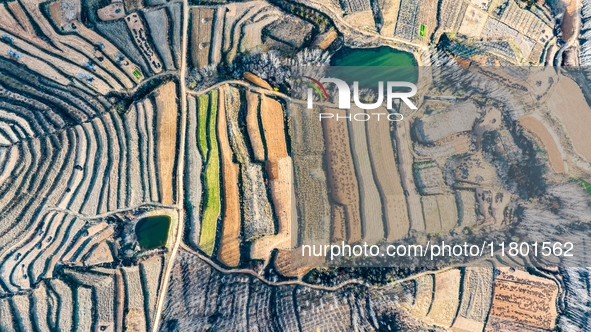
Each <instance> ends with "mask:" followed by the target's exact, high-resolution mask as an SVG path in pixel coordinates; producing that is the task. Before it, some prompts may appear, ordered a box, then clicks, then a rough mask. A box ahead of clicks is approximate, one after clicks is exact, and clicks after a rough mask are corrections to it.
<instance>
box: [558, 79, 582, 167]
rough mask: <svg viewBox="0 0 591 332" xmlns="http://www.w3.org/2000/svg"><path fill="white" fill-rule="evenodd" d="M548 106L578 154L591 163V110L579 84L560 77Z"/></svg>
mask: <svg viewBox="0 0 591 332" xmlns="http://www.w3.org/2000/svg"><path fill="white" fill-rule="evenodd" d="M547 106H548V108H549V109H550V110H551V111H552V112H553V113H554V115H556V117H557V118H558V120H559V121H560V122H561V123H562V124H563V125H564V127H565V128H566V132H567V134H568V136H569V137H570V139H571V141H572V143H573V145H574V148H575V150H576V152H577V153H578V154H579V155H581V156H582V157H583V158H584V159H585V160H586V161H587V162H591V135H589V130H590V128H591V108H589V105H588V104H587V102H586V100H585V97H584V96H583V92H582V91H581V89H580V88H579V86H578V85H577V83H575V82H574V81H573V80H571V79H570V78H568V77H564V76H562V77H560V82H559V83H558V85H557V87H556V90H555V92H554V93H553V94H552V96H550V98H549V100H548V103H547Z"/></svg>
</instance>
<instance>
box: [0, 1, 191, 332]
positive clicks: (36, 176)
mask: <svg viewBox="0 0 591 332" xmlns="http://www.w3.org/2000/svg"><path fill="white" fill-rule="evenodd" d="M54 4H57V2H56V3H54ZM179 5H180V4H179V3H172V4H169V5H166V6H163V7H161V8H159V9H157V10H154V9H152V8H150V9H147V8H146V9H145V11H144V12H143V13H140V12H136V13H134V14H132V15H135V16H134V17H138V22H140V20H141V23H142V24H143V25H142V27H141V28H140V27H139V26H135V25H130V26H129V29H132V30H133V29H136V30H137V29H139V30H137V31H138V33H140V34H142V36H143V37H142V38H151V37H150V34H149V33H148V30H147V28H146V26H147V25H150V24H151V25H152V26H154V24H156V21H162V20H164V21H165V22H167V24H168V23H170V26H168V25H164V26H162V27H161V28H160V29H161V32H163V33H164V34H166V33H168V32H169V31H170V32H171V33H172V30H173V26H177V27H180V20H181V16H180V12H179V11H178V10H176V11H175V9H174V8H177V9H178V8H179ZM93 6H94V4H89V7H88V8H86V7H85V8H81V7H80V6H78V7H75V6H74V7H72V8H73V10H74V11H73V12H71V14H72V15H65V13H64V12H63V10H65V9H64V8H65V7H56V6H55V5H53V6H51V7H50V10H49V11H47V12H46V11H45V8H46V7H45V4H42V5H41V6H40V5H38V4H37V3H34V2H30V1H22V2H11V3H10V4H8V3H7V4H2V5H0V16H1V17H3V18H2V19H0V21H1V23H0V30H1V34H2V36H3V38H1V39H0V49H3V51H2V52H3V53H2V54H3V56H2V57H0V76H1V77H0V82H1V83H0V95H1V96H0V118H1V119H0V123H1V124H0V144H2V146H3V147H2V162H1V175H0V183H1V185H0V201H1V208H0V209H1V212H0V214H1V215H2V222H1V223H0V251H1V253H2V254H1V257H2V262H1V263H0V294H1V296H2V305H1V307H2V318H1V319H0V321H1V323H0V324H2V329H3V330H4V329H6V330H7V331H14V330H22V331H33V330H39V331H55V330H61V331H69V330H80V331H82V330H85V331H90V330H93V329H96V330H100V331H120V330H123V329H132V328H133V326H136V325H137V326H139V327H141V328H145V329H149V328H152V326H153V319H154V317H155V314H156V304H157V300H158V297H159V294H160V289H159V288H160V284H161V282H162V278H163V277H164V274H163V271H164V267H165V261H166V259H167V258H166V257H167V255H168V253H167V250H168V249H167V246H168V245H170V243H167V244H165V245H164V246H163V247H161V248H157V249H154V250H151V251H149V252H145V251H142V250H141V248H140V246H139V243H138V240H137V236H136V234H135V232H134V228H135V227H134V226H135V224H136V223H137V221H138V220H139V219H141V217H142V216H148V215H154V214H159V213H166V214H168V215H170V216H171V217H172V225H173V227H172V228H171V231H170V234H169V237H168V238H169V240H170V238H172V237H174V236H175V232H177V231H176V229H175V228H174V227H176V226H177V225H178V215H177V212H176V208H175V204H176V202H177V194H176V169H177V154H178V142H177V141H178V137H179V136H178V131H177V128H178V126H179V121H178V114H179V113H180V109H179V105H178V103H177V101H176V100H177V95H178V90H177V89H178V87H179V86H178V84H177V83H176V82H174V81H171V80H170V79H169V80H168V81H167V80H161V79H158V78H155V79H153V78H152V77H151V76H152V75H154V74H156V73H157V72H162V70H163V69H165V70H174V69H176V68H178V65H179V64H180V61H178V60H179V56H180V49H178V46H179V45H177V51H174V52H173V51H172V50H174V48H175V46H174V40H169V39H168V38H164V39H158V38H156V39H155V40H154V41H153V42H154V44H152V41H150V42H147V41H145V42H144V41H143V40H142V43H141V45H140V44H135V45H134V44H133V43H129V44H126V47H122V43H123V42H124V41H123V40H122V39H118V38H113V34H110V33H104V32H103V31H102V30H101V28H98V29H96V30H91V29H89V28H87V27H86V26H85V25H84V24H82V23H80V20H81V17H82V16H84V15H87V13H88V11H89V10H90V11H94V10H96V8H95V7H93ZM175 12H176V16H175V15H173V14H174V13H175ZM91 14H92V15H90V18H89V19H90V20H96V21H97V23H98V22H99V21H100V20H99V19H98V18H97V17H96V15H95V14H94V13H91ZM140 15H145V16H142V17H141V18H140ZM85 17H87V16H85ZM144 20H145V21H144ZM118 22H119V23H123V19H121V20H120V21H118ZM175 22H176V23H175ZM137 24H139V23H137ZM119 26H120V27H121V25H119ZM103 27H107V25H103ZM123 27H124V28H123V30H121V31H123V32H125V34H127V33H128V32H127V31H128V30H127V29H128V28H127V26H126V25H125V23H123ZM142 29H143V30H142ZM136 41H138V40H137V39H136ZM152 45H157V47H156V48H148V47H153V46H152ZM147 52H151V54H152V55H151V56H152V57H158V58H160V57H162V59H165V61H164V63H165V64H166V65H165V67H166V68H161V69H158V68H157V66H154V65H155V64H156V65H157V64H158V62H156V61H155V60H154V59H156V58H150V59H152V60H154V61H153V62H150V65H146V62H147V61H148V59H149V58H148V57H147V56H148V55H147ZM159 52H161V53H162V54H165V53H167V52H168V53H167V54H168V56H161V55H159ZM136 53H137V55H139V54H140V53H142V54H143V55H139V56H135V55H136ZM172 53H174V54H175V57H176V60H174V59H173V56H172ZM6 54H8V56H4V55H6ZM132 59H133V60H132ZM175 61H176V62H175ZM162 73H163V72H162ZM148 80H151V81H149V83H148V84H149V85H150V86H151V88H150V89H145V88H144V86H145V84H146V82H147V81H148ZM129 259H131V261H130V263H128V265H130V266H129V267H126V268H121V267H118V266H120V265H121V261H122V260H129Z"/></svg>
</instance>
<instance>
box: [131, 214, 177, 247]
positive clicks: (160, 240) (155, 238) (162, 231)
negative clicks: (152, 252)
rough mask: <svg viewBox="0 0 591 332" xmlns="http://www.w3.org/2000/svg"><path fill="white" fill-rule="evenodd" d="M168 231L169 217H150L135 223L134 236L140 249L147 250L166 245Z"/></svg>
mask: <svg viewBox="0 0 591 332" xmlns="http://www.w3.org/2000/svg"><path fill="white" fill-rule="evenodd" d="M169 229H170V217H169V216H151V217H145V218H142V219H140V220H139V221H138V222H137V224H136V225H135V234H136V235H137V239H138V242H139V243H140V246H141V247H142V249H145V250H149V249H155V248H159V247H162V246H164V245H166V241H167V240H168V230H169Z"/></svg>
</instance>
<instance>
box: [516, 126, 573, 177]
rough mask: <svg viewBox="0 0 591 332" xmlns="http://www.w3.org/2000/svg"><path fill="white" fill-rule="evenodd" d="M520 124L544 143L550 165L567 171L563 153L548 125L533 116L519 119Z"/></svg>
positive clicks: (558, 169) (561, 171)
mask: <svg viewBox="0 0 591 332" xmlns="http://www.w3.org/2000/svg"><path fill="white" fill-rule="evenodd" d="M519 124H521V125H522V126H523V128H525V129H526V130H527V131H529V132H530V133H532V134H534V135H535V136H536V137H537V138H538V139H539V140H540V141H542V144H543V145H544V150H545V151H546V154H547V155H548V160H549V161H550V166H551V167H552V169H553V170H554V172H556V173H563V174H564V173H566V168H565V167H564V161H563V159H562V154H561V153H560V149H559V148H558V145H557V144H556V141H555V140H554V137H552V134H550V131H549V130H548V128H546V126H545V125H544V124H543V123H542V122H541V121H540V120H538V119H536V118H535V117H533V116H529V115H528V116H524V117H522V118H520V119H519Z"/></svg>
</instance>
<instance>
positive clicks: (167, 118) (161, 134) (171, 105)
mask: <svg viewBox="0 0 591 332" xmlns="http://www.w3.org/2000/svg"><path fill="white" fill-rule="evenodd" d="M176 92H177V91H176V84H175V83H173V82H170V83H167V84H165V85H164V86H162V87H161V88H160V89H159V90H158V92H157V95H156V108H157V109H158V116H157V119H156V121H157V123H156V125H157V131H158V146H157V149H158V151H157V153H158V174H159V177H160V194H161V198H162V204H168V205H170V204H173V203H174V201H173V198H174V194H173V190H174V187H175V186H174V184H173V182H172V179H173V172H174V169H175V167H174V166H175V161H176V151H177V146H176V134H177V114H178V105H177V98H176Z"/></svg>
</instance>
